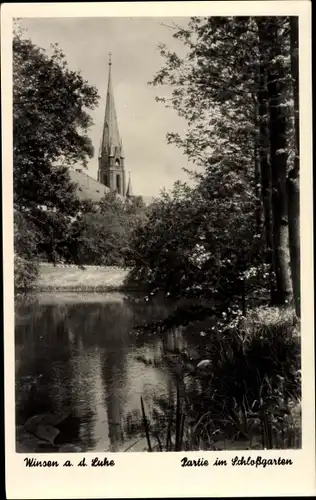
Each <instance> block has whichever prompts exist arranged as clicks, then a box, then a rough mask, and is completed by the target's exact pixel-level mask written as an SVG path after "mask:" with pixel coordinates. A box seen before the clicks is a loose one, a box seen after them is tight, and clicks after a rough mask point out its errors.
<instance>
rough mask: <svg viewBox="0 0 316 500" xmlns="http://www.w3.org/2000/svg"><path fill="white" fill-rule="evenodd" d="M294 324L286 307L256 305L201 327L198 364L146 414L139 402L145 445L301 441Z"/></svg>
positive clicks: (268, 445) (177, 447)
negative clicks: (228, 324) (232, 320)
mask: <svg viewBox="0 0 316 500" xmlns="http://www.w3.org/2000/svg"><path fill="white" fill-rule="evenodd" d="M299 327H300V325H299V323H298V321H297V319H296V317H295V315H294V314H293V311H291V310H289V309H284V310H283V309H278V308H273V309H271V308H259V309H257V310H255V311H251V312H250V313H249V315H248V316H247V317H245V318H242V319H241V320H240V321H239V322H238V324H237V325H236V326H234V327H233V328H227V329H226V330H225V331H221V332H219V331H216V329H215V331H214V328H212V329H211V330H210V331H208V332H206V334H207V335H208V336H209V339H208V343H207V349H206V351H205V359H207V360H208V361H209V362H208V363H207V364H206V363H205V364H204V368H202V369H196V370H195V371H193V372H192V370H190V371H189V372H190V376H189V380H188V376H187V372H186V376H187V378H186V383H184V379H183V378H182V380H180V379H179V380H178V382H177V388H176V394H175V395H172V396H170V397H169V400H168V398H167V399H166V398H165V399H164V400H163V399H160V400H159V401H157V402H156V410H155V412H154V413H153V416H152V418H151V419H150V418H149V417H148V416H147V415H146V414H145V409H144V405H143V401H142V412H143V422H144V427H145V422H146V427H145V430H146V437H147V441H148V449H149V451H158V450H160V451H181V450H190V449H191V450H194V449H221V448H222V449H228V448H230V449H236V448H240V447H244V448H257V449H258V448H261V449H272V448H281V449H285V448H298V447H300V446H301V415H300V397H301V379H300V355H301V353H300V338H299ZM183 373H185V367H184V371H183ZM150 435H152V436H153V437H155V438H156V439H155V442H158V445H157V446H152V443H151V442H150Z"/></svg>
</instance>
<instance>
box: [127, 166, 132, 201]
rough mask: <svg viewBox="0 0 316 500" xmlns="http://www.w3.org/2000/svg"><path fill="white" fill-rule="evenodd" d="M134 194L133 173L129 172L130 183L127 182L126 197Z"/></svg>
mask: <svg viewBox="0 0 316 500" xmlns="http://www.w3.org/2000/svg"><path fill="white" fill-rule="evenodd" d="M132 196H133V189H132V181H131V173H130V172H128V184H127V190H126V197H127V198H131V197H132Z"/></svg>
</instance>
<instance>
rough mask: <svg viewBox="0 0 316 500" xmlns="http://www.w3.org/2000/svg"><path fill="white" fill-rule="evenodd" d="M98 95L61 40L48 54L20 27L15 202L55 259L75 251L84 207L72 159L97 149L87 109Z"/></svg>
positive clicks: (45, 252) (16, 65) (15, 88)
mask: <svg viewBox="0 0 316 500" xmlns="http://www.w3.org/2000/svg"><path fill="white" fill-rule="evenodd" d="M97 100H98V94H97V91H96V89H95V88H94V87H91V86H89V84H88V83H87V82H85V81H84V80H83V78H82V77H81V75H80V74H79V73H77V72H75V71H72V70H70V69H69V68H68V66H67V63H66V59H65V56H64V54H63V52H62V51H61V50H60V49H59V48H58V46H57V45H54V46H52V48H51V53H50V54H49V53H47V52H45V51H44V50H43V49H41V48H39V47H37V46H36V45H34V44H33V43H32V41H31V40H28V39H26V38H23V34H21V33H15V36H14V39H13V161H14V205H15V209H16V211H17V212H19V213H20V214H21V216H22V217H23V218H24V220H25V221H27V227H29V228H30V227H32V228H34V231H35V233H34V234H36V238H38V244H37V252H38V253H39V254H41V255H44V256H46V258H48V259H49V260H52V261H56V259H59V258H61V257H64V256H65V255H66V258H70V256H71V255H72V254H73V249H71V248H70V247H71V246H73V245H72V243H71V240H72V238H73V234H72V229H73V228H72V222H73V219H74V218H76V217H77V216H78V213H79V212H80V210H81V208H82V207H81V203H80V202H79V200H78V199H77V196H76V190H75V186H74V185H73V184H72V183H71V182H70V177H69V173H68V165H70V164H73V163H75V162H81V163H82V164H84V165H85V164H86V161H87V157H91V156H92V154H93V148H92V144H91V141H90V139H89V138H88V136H87V131H88V129H89V127H90V125H91V119H90V117H89V115H88V114H87V112H86V111H85V110H86V109H87V110H88V109H93V108H94V106H95V105H96V103H97ZM33 239H34V238H33Z"/></svg>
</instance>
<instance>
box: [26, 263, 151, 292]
mask: <svg viewBox="0 0 316 500" xmlns="http://www.w3.org/2000/svg"><path fill="white" fill-rule="evenodd" d="M129 272H130V269H127V268H123V267H117V266H84V267H79V266H78V265H74V264H69V265H67V264H56V265H54V264H50V263H41V264H39V276H38V279H37V282H36V283H34V284H33V286H32V288H31V290H30V291H32V292H34V293H38V292H51V293H52V292H54V293H59V292H76V293H107V292H145V291H146V288H147V287H146V286H145V285H142V284H136V283H133V282H129V277H128V275H129ZM21 292H22V290H21ZM17 293H19V290H17Z"/></svg>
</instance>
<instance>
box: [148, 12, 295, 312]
mask: <svg viewBox="0 0 316 500" xmlns="http://www.w3.org/2000/svg"><path fill="white" fill-rule="evenodd" d="M172 28H173V29H174V38H176V39H178V40H181V41H182V42H183V43H184V45H185V46H186V47H187V49H188V50H187V54H186V56H185V57H183V58H180V57H179V56H178V55H177V54H176V53H174V52H170V51H168V50H167V48H166V47H165V46H161V54H162V56H163V57H164V59H165V64H164V66H163V67H162V68H161V70H160V71H158V73H157V74H156V75H155V77H154V79H153V81H152V82H151V83H152V84H153V85H157V86H159V85H165V84H168V85H170V86H171V87H172V89H173V90H172V94H171V97H170V98H169V99H168V98H166V97H164V98H158V100H160V101H162V102H164V103H165V104H166V105H167V106H170V105H171V106H172V107H173V108H174V109H175V110H176V111H177V112H178V114H179V115H180V116H182V117H184V118H185V119H186V120H187V122H188V132H187V133H186V134H185V135H184V136H183V137H180V136H179V135H178V134H172V133H170V134H168V136H167V138H168V141H169V142H173V143H175V144H177V145H178V146H180V147H182V148H183V149H184V152H185V153H186V154H187V155H188V156H189V158H190V159H191V160H193V161H194V162H196V163H198V164H199V165H201V166H203V167H204V171H205V176H204V177H206V176H207V177H208V182H207V186H208V189H210V193H209V194H210V196H209V198H210V200H213V199H216V198H217V196H216V193H217V192H218V187H219V186H220V184H219V180H218V178H217V176H218V173H222V184H225V182H226V177H225V175H227V174H228V175H229V177H228V178H229V182H228V184H229V189H228V192H229V195H228V196H227V198H226V202H225V203H226V208H227V206H229V203H230V199H231V197H232V196H234V197H235V199H236V197H238V194H240V195H241V196H240V200H239V205H240V208H241V213H243V214H246V213H248V214H249V215H250V214H251V213H252V216H253V219H254V221H255V230H252V231H251V234H252V240H253V241H254V242H256V240H257V239H258V238H259V239H260V241H261V243H262V244H261V247H260V248H261V250H262V252H261V253H262V258H264V261H265V262H266V263H267V264H268V265H269V267H270V288H271V298H272V300H273V301H274V302H277V303H278V304H288V303H289V302H290V300H291V279H290V273H289V266H288V261H289V258H288V253H289V242H288V235H289V227H288V217H287V215H288V214H287V192H286V182H287V175H288V165H289V163H290V161H291V156H292V149H293V147H292V144H293V140H292V136H293V127H292V126H291V113H292V104H291V99H290V88H291V85H290V79H289V78H288V77H287V74H288V73H289V69H290V68H289V64H288V61H289V54H290V43H289V41H290V39H289V33H290V30H289V18H286V17H283V18H281V17H275V18H272V17H271V18H267V17H265V18H263V17H258V18H255V17H213V18H191V20H190V22H189V25H188V27H187V28H181V27H179V26H176V25H174V26H172ZM259 164H260V168H259ZM259 174H260V175H259ZM232 179H234V182H233V183H232ZM215 186H216V187H215ZM240 186H243V189H242V194H241V191H240ZM260 188H261V189H260ZM223 189H224V187H223V186H222V188H221V190H223ZM236 201H237V200H236ZM242 205H243V206H242ZM213 209H214V211H215V213H217V214H218V219H219V220H221V216H222V213H224V212H223V205H221V204H220V203H218V204H217V205H216V204H215V205H213ZM261 214H263V226H262V217H261ZM231 216H232V217H234V216H233V214H231ZM248 220H249V224H250V225H252V222H250V220H251V219H250V218H249V219H248ZM291 223H292V220H291V222H290V224H291ZM244 245H246V247H247V249H248V247H249V252H250V254H251V253H252V251H251V247H252V245H251V241H245V242H244ZM228 246H229V245H228ZM253 248H256V244H255V245H254V246H253ZM249 252H248V253H249ZM264 256H265V257H264Z"/></svg>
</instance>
